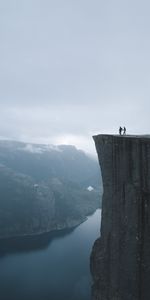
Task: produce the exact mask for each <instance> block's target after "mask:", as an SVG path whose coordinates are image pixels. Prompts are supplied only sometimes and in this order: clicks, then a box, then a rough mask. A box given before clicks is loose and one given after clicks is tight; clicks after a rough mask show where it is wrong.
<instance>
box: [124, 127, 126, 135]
mask: <svg viewBox="0 0 150 300" xmlns="http://www.w3.org/2000/svg"><path fill="white" fill-rule="evenodd" d="M123 135H126V127H123Z"/></svg>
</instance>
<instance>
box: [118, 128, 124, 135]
mask: <svg viewBox="0 0 150 300" xmlns="http://www.w3.org/2000/svg"><path fill="white" fill-rule="evenodd" d="M122 130H123V129H122V127H121V126H120V127H119V134H120V135H121V134H122Z"/></svg>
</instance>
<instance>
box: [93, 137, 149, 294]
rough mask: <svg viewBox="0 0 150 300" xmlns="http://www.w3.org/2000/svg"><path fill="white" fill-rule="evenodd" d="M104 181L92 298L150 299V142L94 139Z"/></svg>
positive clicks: (133, 138) (109, 138) (131, 139)
mask: <svg viewBox="0 0 150 300" xmlns="http://www.w3.org/2000/svg"><path fill="white" fill-rule="evenodd" d="M94 141H95V145H96V149H97V153H98V158H99V163H100V166H101V170H102V178H103V187H104V194H103V204H102V224H101V237H100V239H98V240H97V241H96V242H95V244H94V246H93V251H92V254H91V272H92V276H93V282H94V283H93V288H92V299H93V300H149V299H150V203H149V200H150V138H149V137H146V136H113V135H98V136H94Z"/></svg>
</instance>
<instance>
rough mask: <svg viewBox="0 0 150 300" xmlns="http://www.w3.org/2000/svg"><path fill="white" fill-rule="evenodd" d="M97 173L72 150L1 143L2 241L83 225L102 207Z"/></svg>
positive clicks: (0, 214)
mask: <svg viewBox="0 0 150 300" xmlns="http://www.w3.org/2000/svg"><path fill="white" fill-rule="evenodd" d="M78 160H79V162H78ZM86 162H87V167H86V168H85V170H84V167H85V165H86ZM90 170H91V172H90ZM97 170H98V166H97V163H96V161H94V160H91V159H90V158H89V157H87V156H86V155H85V154H84V152H82V151H78V150H77V149H76V148H75V147H73V146H59V147H56V146H46V145H33V144H25V143H20V142H10V141H0V238H2V237H10V236H17V235H30V234H39V233H42V232H47V231H52V230H58V229H64V228H71V227H73V226H76V225H78V224H80V223H81V222H82V221H84V220H85V218H86V216H87V215H88V214H90V213H93V212H94V211H95V209H96V208H98V207H99V198H100V190H99V188H98V187H97V177H98V176H97ZM77 175H78V176H77ZM90 178H92V179H93V178H95V180H94V181H93V183H95V185H94V190H93V191H92V192H89V191H88V190H87V187H88V185H89V184H90V182H91V179H90Z"/></svg>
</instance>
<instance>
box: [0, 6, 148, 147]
mask: <svg viewBox="0 0 150 300" xmlns="http://www.w3.org/2000/svg"><path fill="white" fill-rule="evenodd" d="M149 14H150V4H149V1H145V0H143V1H138V0H130V1H128V0H126V1H121V0H114V1H113V0H107V1H106V0H103V1H101V0H90V1H89V0H53V1H51V0H18V1H15V0H0V136H1V137H6V138H13V139H18V140H25V141H33V142H43V143H58V144H60V143H71V144H75V145H77V146H78V147H79V148H83V149H85V150H87V151H91V152H92V151H95V150H94V146H93V142H92V139H91V135H92V134H95V133H104V132H107V133H111V132H116V131H117V130H118V126H120V125H126V126H127V129H128V132H129V133H150V122H149V115H150V38H149V37H150V18H149Z"/></svg>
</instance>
